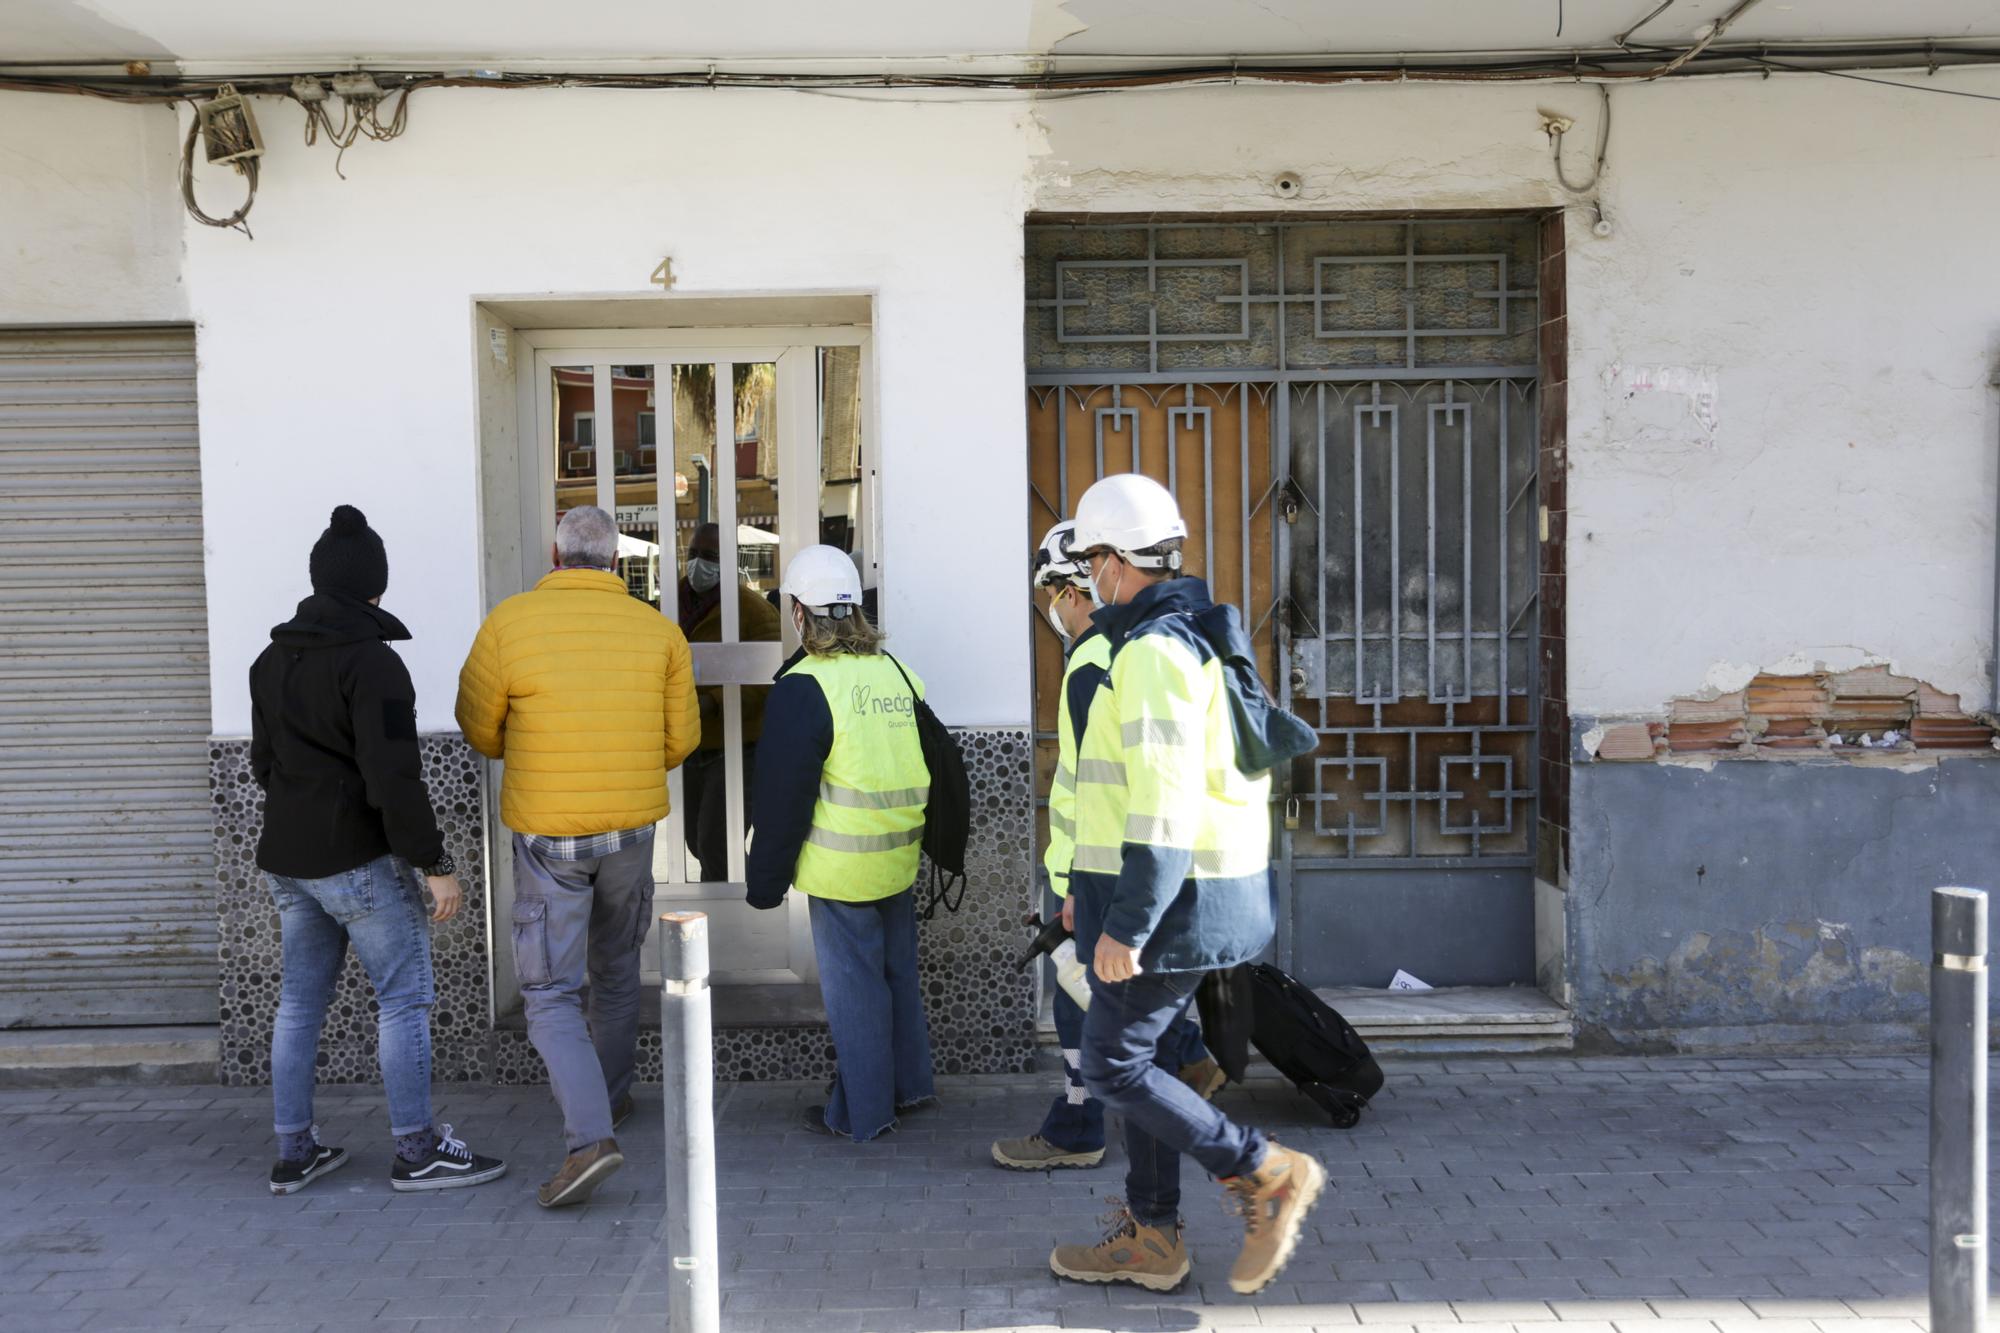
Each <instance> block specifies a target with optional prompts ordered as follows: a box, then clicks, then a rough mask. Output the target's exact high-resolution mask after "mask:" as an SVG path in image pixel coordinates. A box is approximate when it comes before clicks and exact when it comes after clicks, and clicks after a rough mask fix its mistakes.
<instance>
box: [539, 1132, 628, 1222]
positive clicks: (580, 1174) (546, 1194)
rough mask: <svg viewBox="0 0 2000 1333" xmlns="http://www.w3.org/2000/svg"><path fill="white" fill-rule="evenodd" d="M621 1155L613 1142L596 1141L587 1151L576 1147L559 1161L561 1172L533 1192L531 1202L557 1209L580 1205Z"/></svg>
mask: <svg viewBox="0 0 2000 1333" xmlns="http://www.w3.org/2000/svg"><path fill="white" fill-rule="evenodd" d="M623 1165H625V1154H624V1153H622V1152H620V1151H618V1140H617V1139H599V1140H598V1141H597V1142H595V1143H593V1144H591V1145H590V1146H589V1147H588V1148H578V1149H577V1150H576V1151H575V1152H573V1153H571V1154H570V1155H569V1156H568V1157H565V1158H564V1159H563V1164H562V1170H560V1171H558V1172H556V1173H555V1175H554V1176H552V1177H551V1178H550V1179H549V1182H548V1184H546V1185H544V1186H542V1187H541V1188H540V1189H538V1190H536V1191H535V1202H536V1203H539V1204H540V1205H541V1206H542V1207H544V1208H561V1207H563V1206H565V1205H566V1204H572V1203H582V1202H583V1201H584V1200H585V1199H588V1198H589V1197H590V1193H591V1191H592V1190H594V1189H596V1188H597V1187H598V1186H599V1185H602V1184H603V1183H604V1182H605V1181H606V1180H607V1179H608V1178H609V1177H610V1175H611V1173H612V1172H614V1171H616V1170H617V1169H618V1168H619V1167H621V1166H623Z"/></svg>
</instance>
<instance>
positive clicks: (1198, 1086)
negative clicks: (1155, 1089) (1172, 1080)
mask: <svg viewBox="0 0 2000 1333" xmlns="http://www.w3.org/2000/svg"><path fill="white" fill-rule="evenodd" d="M1175 1077H1176V1078H1178V1079H1180V1081H1181V1082H1183V1083H1185V1084H1187V1085H1188V1086H1189V1087H1190V1088H1193V1089H1194V1095H1195V1096H1197V1097H1199V1098H1201V1099H1202V1100H1203V1101H1205V1102H1212V1101H1214V1100H1215V1094H1216V1093H1218V1092H1221V1091H1222V1085H1223V1084H1225V1083H1227V1082H1228V1081H1229V1075H1227V1074H1225V1073H1223V1072H1222V1066H1221V1065H1219V1064H1217V1063H1215V1061H1214V1060H1212V1059H1210V1058H1209V1057H1207V1056H1203V1057H1202V1058H1201V1059H1199V1060H1197V1061H1195V1062H1194V1063H1193V1064H1191V1065H1182V1066H1181V1072H1180V1073H1179V1074H1177V1075H1175Z"/></svg>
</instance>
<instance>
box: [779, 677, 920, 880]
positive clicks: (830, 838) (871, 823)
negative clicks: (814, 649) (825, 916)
mask: <svg viewBox="0 0 2000 1333" xmlns="http://www.w3.org/2000/svg"><path fill="white" fill-rule="evenodd" d="M905 670H908V668H907V667H906V668H905ZM787 674H789V675H801V676H810V677H811V678H812V679H813V680H815V681H817V682H818V683H819V687H820V690H821V692H822V693H824V694H825V695H826V708H827V712H828V714H829V715H831V717H832V719H833V745H832V748H831V749H829V750H828V752H827V756H826V765H825V767H824V768H823V769H822V770H821V771H820V779H819V800H818V801H817V802H815V803H814V805H813V816H812V831H811V832H810V833H808V834H807V835H806V842H805V846H804V847H802V848H800V849H799V860H798V865H797V867H796V868H795V869H794V870H793V872H792V875H793V882H794V883H795V884H796V885H797V886H798V888H799V890H800V892H802V893H808V894H811V895H812V896H814V897H816V898H835V899H839V900H841V901H843V902H873V901H875V900H877V899H880V898H888V897H891V896H893V895H895V894H898V893H901V892H902V891H903V890H905V889H907V888H909V887H910V885H911V884H912V883H914V882H915V881H916V878H917V863H918V858H919V856H920V854H921V851H922V848H921V846H920V844H921V843H922V842H923V837H924V806H925V804H926V803H927V802H928V801H929V799H930V782H931V775H930V770H929V769H927V768H926V767H925V766H924V752H923V743H922V742H921V741H920V740H919V739H918V736H917V712H916V701H915V699H914V698H913V697H912V696H911V693H910V689H909V688H908V687H906V686H905V685H904V684H903V678H902V676H901V675H899V674H898V673H897V671H896V664H895V663H894V662H891V661H890V660H889V659H888V658H887V657H884V656H881V655H879V654H868V655H865V656H864V655H856V654H852V653H836V654H832V655H829V656H825V657H810V656H808V657H805V658H801V659H800V660H799V663H798V664H797V665H796V666H794V667H793V668H792V669H791V671H790V672H788V673H787ZM910 684H911V685H913V686H915V687H916V688H917V690H918V691H919V692H921V690H922V689H923V685H922V682H921V681H919V680H918V678H917V675H916V673H915V672H911V673H910Z"/></svg>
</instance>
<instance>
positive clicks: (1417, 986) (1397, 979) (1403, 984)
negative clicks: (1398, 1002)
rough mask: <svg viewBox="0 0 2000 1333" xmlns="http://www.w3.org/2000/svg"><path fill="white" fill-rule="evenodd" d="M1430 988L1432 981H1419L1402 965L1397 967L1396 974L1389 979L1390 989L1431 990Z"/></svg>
mask: <svg viewBox="0 0 2000 1333" xmlns="http://www.w3.org/2000/svg"><path fill="white" fill-rule="evenodd" d="M1430 988H1431V983H1430V982H1428V981H1419V980H1417V979H1416V978H1415V977H1413V976H1411V975H1410V974H1409V973H1408V972H1405V971H1404V970H1403V969H1402V968H1400V967H1399V968H1397V969H1396V975H1395V976H1394V977H1391V978H1390V979H1389V989H1390V990H1429V989H1430Z"/></svg>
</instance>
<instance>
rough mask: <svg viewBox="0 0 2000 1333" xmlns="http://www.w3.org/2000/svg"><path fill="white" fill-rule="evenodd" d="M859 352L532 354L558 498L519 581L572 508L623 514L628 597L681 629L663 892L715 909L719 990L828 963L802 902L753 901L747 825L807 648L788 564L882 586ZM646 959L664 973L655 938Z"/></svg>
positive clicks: (534, 574) (792, 979) (660, 853)
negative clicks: (680, 694) (786, 575)
mask: <svg viewBox="0 0 2000 1333" xmlns="http://www.w3.org/2000/svg"><path fill="white" fill-rule="evenodd" d="M827 341H829V342H830V341H831V340H830V339H829V340H827ZM864 351H865V343H864V342H861V341H860V340H858V339H857V340H854V341H845V340H843V341H841V342H839V343H837V344H835V345H824V344H823V343H822V342H821V341H818V340H816V341H814V342H812V343H807V344H800V343H793V342H784V343H774V344H760V345H749V344H745V345H740V346H718V345H713V344H710V345H666V346H661V345H657V344H654V345H641V344H637V343H635V344H633V345H626V346H619V345H613V346H603V345H598V346H588V347H585V346H578V347H574V348H570V347H562V348H551V347H543V348H540V349H538V350H537V351H536V353H535V367H534V376H535V381H534V382H535V393H536V402H535V406H534V419H535V422H536V435H537V437H538V446H537V449H536V455H535V456H536V457H537V458H538V459H539V460H540V462H539V468H538V470H539V472H540V476H539V477H538V478H533V479H530V478H527V477H524V478H523V480H524V481H525V482H529V484H528V485H526V486H524V487H523V489H524V491H526V492H527V493H529V494H531V495H534V496H537V497H548V498H549V499H552V500H553V503H548V502H547V500H542V501H540V502H538V503H536V504H535V509H536V513H535V514H534V515H533V516H532V519H533V524H534V526H531V527H528V529H527V531H528V534H530V540H529V541H527V542H524V543H523V546H524V561H525V564H526V565H527V566H528V567H527V568H524V570H523V575H524V578H525V580H526V584H527V586H532V583H533V580H534V579H536V578H539V577H540V576H541V574H542V573H543V572H546V570H547V568H548V559H549V555H548V553H549V550H550V548H551V546H552V545H553V543H554V540H555V525H556V523H557V522H558V521H559V519H560V518H561V516H562V514H564V513H565V512H567V511H568V510H569V509H571V508H574V507H576V506H577V505H582V504H596V505H598V506H600V507H602V508H603V509H605V510H606V511H608V512H610V513H612V514H614V515H615V516H616V518H617V522H618V530H619V543H618V546H619V549H618V573H619V575H620V576H621V577H622V578H623V579H624V580H625V584H626V587H627V589H628V590H629V591H630V593H631V595H632V596H633V597H635V598H638V599H639V600H641V601H644V602H647V603H648V604H650V605H652V606H655V607H657V608H659V610H660V613H661V614H662V615H666V616H670V617H672V618H673V619H674V621H675V623H677V624H678V625H679V626H680V628H681V630H682V632H683V633H684V634H686V635H687V638H688V643H689V649H690V652H691V655H692V657H693V659H694V671H695V682H696V688H697V691H698V695H699V700H700V705H701V730H702V735H701V743H700V747H699V748H698V749H697V750H696V751H695V753H694V754H693V755H692V756H691V757H690V758H689V759H688V761H687V762H686V763H685V764H684V765H683V766H682V767H681V768H680V769H678V770H677V771H676V772H675V773H674V774H673V775H672V776H671V778H670V783H669V785H670V793H671V799H672V803H673V809H672V812H671V813H670V814H669V815H668V817H667V818H666V819H665V820H663V821H662V822H661V824H660V827H659V831H658V835H657V839H656V841H655V843H654V873H655V876H656V878H657V880H658V884H659V888H658V892H657V899H656V901H657V904H658V907H659V909H660V910H671V909H672V908H673V907H674V906H676V905H682V906H685V907H688V908H692V909H695V910H699V911H703V912H706V913H707V914H708V917H709V936H710V955H711V960H712V964H713V969H714V979H715V981H716V982H717V983H718V984H732V983H733V984H752V983H767V984H768V983H800V982H808V981H813V980H816V979H817V975H818V973H817V970H816V968H815V966H814V963H813V951H812V936H811V929H810V925H809V918H808V916H807V912H806V903H805V901H804V898H803V896H802V895H800V894H796V893H794V894H790V895H788V896H787V899H786V905H785V907H784V908H783V909H781V910H779V911H773V912H758V911H754V910H752V909H751V908H750V907H749V905H748V904H747V903H746V902H745V900H744V899H745V886H744V861H745V858H746V854H747V850H748V847H749V844H750V840H751V839H752V838H754V837H755V832H756V831H755V820H754V816H753V812H752V811H751V809H750V802H749V791H750V785H751V781H752V778H753V775H754V773H755V769H756V763H757V752H758V747H759V743H760V741H761V740H762V726H763V705H764V696H765V695H766V694H767V693H768V692H769V688H770V684H771V679H772V677H773V676H774V675H775V674H776V672H777V670H778V668H779V666H780V664H781V663H782V662H783V661H784V659H785V657H786V656H787V655H788V654H789V653H790V652H791V651H792V650H793V648H794V647H796V643H795V642H794V635H793V633H792V630H791V625H790V622H789V619H788V618H787V617H786V616H784V615H783V614H781V609H780V605H779V596H778V581H779V577H780V575H781V574H782V572H783V569H784V565H785V562H786V561H787V560H788V559H790V557H791V555H792V554H793V553H795V552H796V551H798V550H800V549H803V548H804V547H806V546H809V545H812V544H814V543H816V542H821V541H827V542H830V543H831V544H835V545H840V546H842V547H843V549H846V550H849V551H850V552H853V553H854V555H855V558H856V562H857V564H859V565H862V567H863V571H864V582H867V583H868V584H870V585H871V586H872V584H873V572H874V571H873V569H872V567H871V566H868V565H867V564H866V563H865V562H866V561H867V555H866V552H865V546H864V543H863V542H862V540H861V538H862V534H863V533H865V531H866V526H865V525H866V523H867V521H868V520H869V519H870V518H871V517H872V514H871V511H870V508H869V506H868V505H867V504H866V502H865V496H866V495H867V493H868V492H869V491H870V487H869V486H868V484H867V481H866V479H865V474H864V472H863V469H862V454H863V450H862V432H861V423H862V415H861V410H860V402H859V397H860V386H861V379H862V377H861V375H860V373H859V371H860V364H861V359H862V356H863V354H864ZM528 517H529V516H527V515H524V519H526V518H528ZM538 529H539V532H540V540H539V541H535V540H533V537H532V535H533V534H534V533H535V532H536V531H537V530H538ZM870 600H871V602H872V600H873V599H872V597H871V599H870ZM646 962H647V972H648V979H649V980H657V976H656V974H655V973H654V972H653V968H654V965H655V958H654V955H653V953H652V951H651V950H650V949H649V950H648V951H647V954H646Z"/></svg>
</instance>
